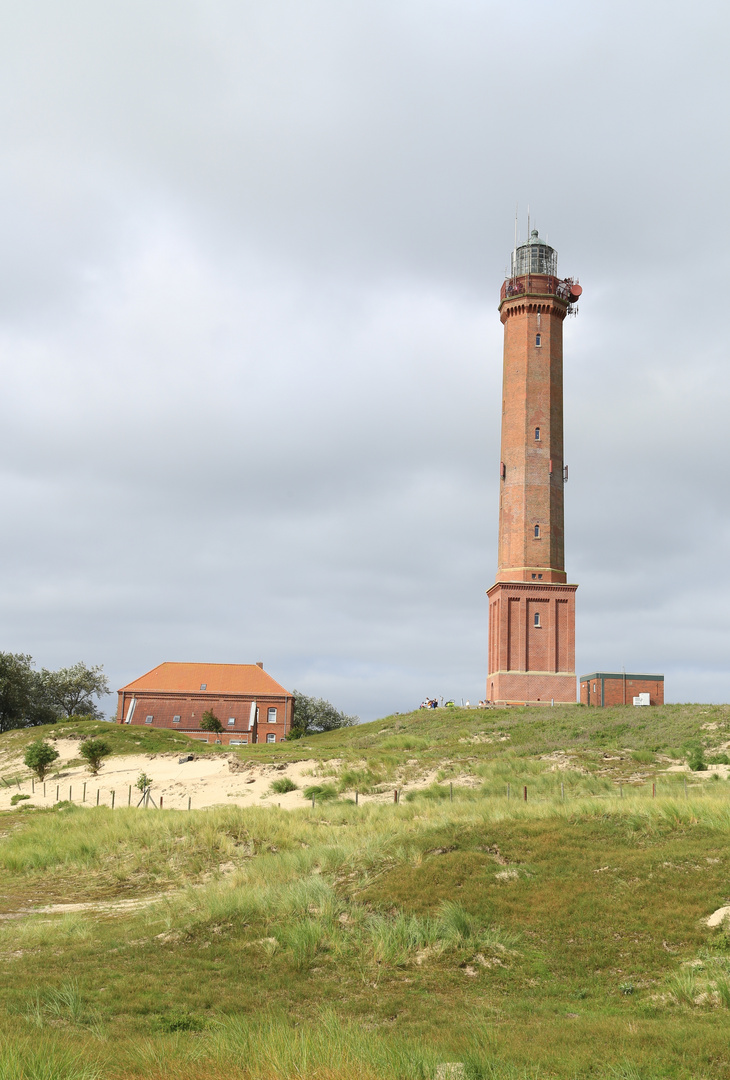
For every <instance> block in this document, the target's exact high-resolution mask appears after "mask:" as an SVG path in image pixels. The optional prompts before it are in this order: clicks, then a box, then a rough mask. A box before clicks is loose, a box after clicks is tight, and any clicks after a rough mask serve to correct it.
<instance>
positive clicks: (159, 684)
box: [117, 662, 294, 745]
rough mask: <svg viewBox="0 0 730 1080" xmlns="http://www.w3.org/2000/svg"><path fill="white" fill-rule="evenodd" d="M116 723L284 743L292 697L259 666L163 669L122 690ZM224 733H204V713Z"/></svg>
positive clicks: (224, 739)
mask: <svg viewBox="0 0 730 1080" xmlns="http://www.w3.org/2000/svg"><path fill="white" fill-rule="evenodd" d="M118 695H119V700H118V704H117V723H118V724H136V725H140V726H144V725H149V726H150V727H156V728H170V729H172V730H175V731H182V732H184V734H186V735H190V736H191V737H192V738H194V739H197V740H201V741H203V742H220V743H223V744H226V745H242V744H245V743H274V742H281V741H282V739H284V738H285V736H286V735H287V733H288V732H289V729H290V728H291V723H292V717H293V714H294V695H293V694H292V693H291V692H290V691H289V690H285V689H284V687H283V686H280V685H279V683H278V682H276V681H275V680H274V679H272V677H271V676H270V675H269V674H267V672H265V671H264V665H263V663H257V664H183V663H172V662H167V663H164V664H159V665H158V666H157V667H156V668H153V669H152V671H148V672H147V674H146V675H142V676H141V678H139V679H135V680H134V682H131V683H128V684H127V686H123V687H122V689H121V690H119V691H118ZM207 711H210V712H212V713H214V714H215V715H216V716H217V717H218V719H219V720H220V722H221V724H222V725H223V731H222V733H221V734H219V735H216V734H214V733H213V732H209V731H201V728H200V721H201V719H202V716H203V713H204V712H207Z"/></svg>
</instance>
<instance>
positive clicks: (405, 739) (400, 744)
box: [381, 735, 428, 750]
mask: <svg viewBox="0 0 730 1080" xmlns="http://www.w3.org/2000/svg"><path fill="white" fill-rule="evenodd" d="M381 746H382V748H383V750H426V749H427V748H428V743H427V742H426V740H425V739H419V738H418V737H416V736H413V735H391V736H390V738H388V739H383V742H382V743H381Z"/></svg>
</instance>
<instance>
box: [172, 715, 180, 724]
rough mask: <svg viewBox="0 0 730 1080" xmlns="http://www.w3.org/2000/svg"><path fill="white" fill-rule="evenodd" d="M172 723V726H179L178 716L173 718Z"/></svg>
mask: <svg viewBox="0 0 730 1080" xmlns="http://www.w3.org/2000/svg"><path fill="white" fill-rule="evenodd" d="M172 722H173V724H179V723H180V717H179V716H173V718H172Z"/></svg>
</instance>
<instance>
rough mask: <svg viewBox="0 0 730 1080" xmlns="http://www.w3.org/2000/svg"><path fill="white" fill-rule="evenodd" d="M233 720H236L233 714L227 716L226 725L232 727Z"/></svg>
mask: <svg viewBox="0 0 730 1080" xmlns="http://www.w3.org/2000/svg"><path fill="white" fill-rule="evenodd" d="M235 722H236V718H235V716H229V717H228V726H229V727H233V725H234V724H235Z"/></svg>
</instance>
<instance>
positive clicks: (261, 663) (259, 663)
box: [256, 660, 264, 671]
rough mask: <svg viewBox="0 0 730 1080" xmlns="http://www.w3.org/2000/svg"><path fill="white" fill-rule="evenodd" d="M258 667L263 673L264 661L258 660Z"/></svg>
mask: <svg viewBox="0 0 730 1080" xmlns="http://www.w3.org/2000/svg"><path fill="white" fill-rule="evenodd" d="M256 667H260V668H261V670H262V671H263V670H264V662H263V660H257V661H256Z"/></svg>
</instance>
